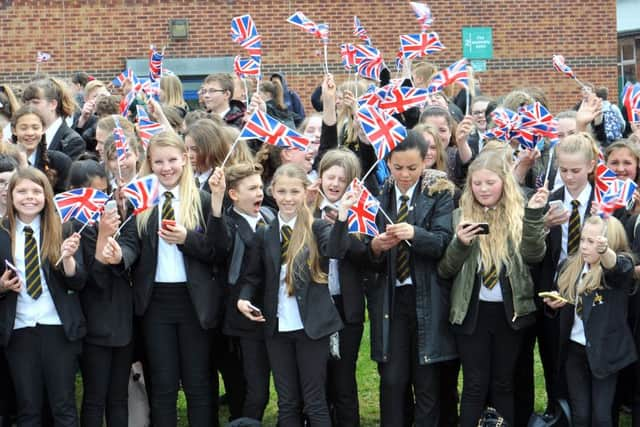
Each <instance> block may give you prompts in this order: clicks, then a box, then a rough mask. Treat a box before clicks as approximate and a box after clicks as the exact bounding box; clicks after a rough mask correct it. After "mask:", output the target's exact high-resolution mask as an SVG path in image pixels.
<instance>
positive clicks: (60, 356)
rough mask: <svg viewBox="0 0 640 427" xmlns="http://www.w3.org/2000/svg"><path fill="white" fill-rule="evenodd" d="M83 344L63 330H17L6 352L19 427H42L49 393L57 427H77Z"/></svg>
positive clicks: (60, 328)
mask: <svg viewBox="0 0 640 427" xmlns="http://www.w3.org/2000/svg"><path fill="white" fill-rule="evenodd" d="M81 350H82V343H81V342H80V341H75V342H71V341H69V340H68V339H67V337H66V335H65V333H64V330H63V328H62V326H44V325H38V326H36V327H35V328H22V329H16V330H14V331H13V334H12V335H11V339H10V340H9V345H8V346H7V348H6V354H7V360H8V361H9V369H10V370H11V378H12V379H13V383H14V386H15V390H16V401H17V406H18V425H19V426H20V427H32V426H40V425H41V419H42V410H43V407H44V402H45V400H44V396H45V393H46V396H47V399H48V401H49V404H50V407H51V412H52V414H53V419H54V422H55V425H56V427H77V426H78V411H77V410H76V396H75V390H76V387H75V385H76V384H75V380H76V372H77V369H78V357H79V355H80V351H81Z"/></svg>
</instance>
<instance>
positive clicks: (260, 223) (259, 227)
mask: <svg viewBox="0 0 640 427" xmlns="http://www.w3.org/2000/svg"><path fill="white" fill-rule="evenodd" d="M266 226H267V223H266V222H265V221H264V219H262V218H260V219H259V220H258V222H257V223H256V231H258V230H262V229H263V228H265V227H266Z"/></svg>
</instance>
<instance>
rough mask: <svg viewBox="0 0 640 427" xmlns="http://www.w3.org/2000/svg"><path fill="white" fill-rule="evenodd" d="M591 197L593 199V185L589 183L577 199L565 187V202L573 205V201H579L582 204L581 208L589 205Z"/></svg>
mask: <svg viewBox="0 0 640 427" xmlns="http://www.w3.org/2000/svg"><path fill="white" fill-rule="evenodd" d="M589 197H591V183H589V182H587V185H585V186H584V188H583V189H582V191H581V192H580V194H579V195H578V198H577V199H574V198H573V197H572V196H571V194H570V193H569V190H568V189H567V188H566V187H565V191H564V202H565V203H571V201H572V200H578V201H579V202H580V207H586V206H587V203H589Z"/></svg>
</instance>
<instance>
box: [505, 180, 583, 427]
mask: <svg viewBox="0 0 640 427" xmlns="http://www.w3.org/2000/svg"><path fill="white" fill-rule="evenodd" d="M554 200H560V201H562V203H563V206H564V209H565V210H567V211H568V212H571V210H572V208H573V205H572V204H571V202H572V200H573V198H572V197H571V195H570V194H569V192H568V191H567V189H566V188H565V187H564V186H562V187H560V188H559V189H558V190H556V191H554V192H553V193H551V194H550V195H549V202H551V201H554ZM578 200H579V201H580V206H579V207H578V211H579V213H580V224H581V227H580V228H581V229H582V224H584V221H585V220H586V219H587V217H588V216H589V215H590V212H591V203H592V201H593V187H592V186H591V184H587V186H586V187H585V188H584V189H583V191H582V192H581V194H580V195H579V196H578ZM568 240H569V228H568V223H566V224H562V225H560V226H555V227H552V228H551V229H550V230H549V232H548V233H547V235H546V247H547V251H546V253H545V256H544V258H543V260H542V262H541V263H539V264H537V265H534V266H532V267H531V274H532V277H533V281H534V286H535V292H534V301H535V303H536V306H537V307H538V309H539V311H538V313H537V314H536V324H535V326H534V327H533V328H530V329H528V330H527V331H525V337H524V341H523V344H522V351H521V353H520V356H519V358H518V364H517V369H516V380H515V381H516V383H515V385H516V424H517V425H526V423H527V421H528V419H529V416H530V415H531V413H532V412H533V409H534V376H533V369H534V368H533V367H534V357H533V351H534V348H535V343H536V338H537V340H538V351H539V353H540V360H541V362H542V367H543V372H544V377H545V388H546V394H547V409H546V412H548V413H550V414H553V413H555V412H556V411H559V410H560V408H558V407H557V404H556V402H557V400H558V399H562V398H566V394H567V392H566V383H565V380H564V375H563V374H561V373H560V372H557V369H558V366H559V365H558V362H557V357H558V320H557V319H556V318H551V317H549V316H545V315H544V311H545V304H544V303H543V302H542V298H540V297H538V293H539V292H548V291H551V290H553V283H554V281H555V279H556V275H557V272H558V266H559V265H560V263H562V262H563V261H564V260H565V259H566V258H567V253H568Z"/></svg>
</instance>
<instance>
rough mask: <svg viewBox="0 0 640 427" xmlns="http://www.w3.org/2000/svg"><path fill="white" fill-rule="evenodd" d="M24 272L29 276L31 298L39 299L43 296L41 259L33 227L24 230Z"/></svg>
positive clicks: (28, 283)
mask: <svg viewBox="0 0 640 427" xmlns="http://www.w3.org/2000/svg"><path fill="white" fill-rule="evenodd" d="M24 272H25V274H26V276H27V293H28V294H29V296H30V297H31V298H33V299H38V298H39V297H40V295H42V280H41V278H40V257H39V255H38V244H37V243H36V239H35V237H33V229H32V228H31V227H25V228H24Z"/></svg>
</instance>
